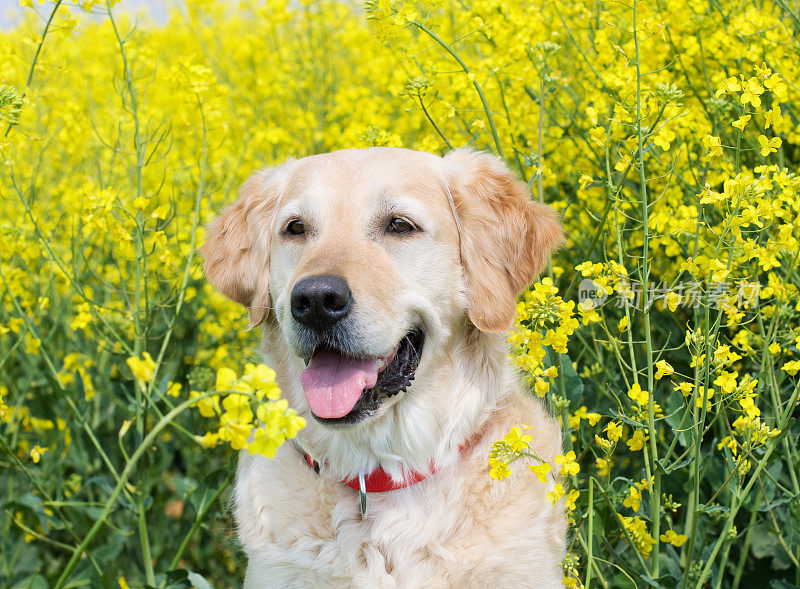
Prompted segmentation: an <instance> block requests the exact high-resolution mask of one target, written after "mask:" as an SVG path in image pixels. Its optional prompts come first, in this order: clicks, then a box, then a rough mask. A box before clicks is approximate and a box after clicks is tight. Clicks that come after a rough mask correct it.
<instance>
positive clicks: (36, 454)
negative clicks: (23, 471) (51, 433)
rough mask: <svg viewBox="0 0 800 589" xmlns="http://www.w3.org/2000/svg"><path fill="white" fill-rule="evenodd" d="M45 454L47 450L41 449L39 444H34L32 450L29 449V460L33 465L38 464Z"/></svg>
mask: <svg viewBox="0 0 800 589" xmlns="http://www.w3.org/2000/svg"><path fill="white" fill-rule="evenodd" d="M45 452H47V448H42V447H41V446H40V445H39V444H36V445H35V446H34V447H33V448H31V453H30V455H31V460H33V462H34V463H35V464H38V463H39V460H40V459H41V458H42V454H44V453H45Z"/></svg>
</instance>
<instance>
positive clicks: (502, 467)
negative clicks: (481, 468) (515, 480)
mask: <svg viewBox="0 0 800 589" xmlns="http://www.w3.org/2000/svg"><path fill="white" fill-rule="evenodd" d="M489 476H490V477H492V478H493V479H497V480H498V481H502V480H503V479H505V478H508V477H509V476H511V469H510V468H509V467H508V464H506V463H505V462H503V461H502V460H498V459H497V458H489Z"/></svg>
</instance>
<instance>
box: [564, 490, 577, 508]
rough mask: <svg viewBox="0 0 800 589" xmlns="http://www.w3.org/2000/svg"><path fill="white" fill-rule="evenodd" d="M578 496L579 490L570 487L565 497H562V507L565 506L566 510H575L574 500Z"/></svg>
mask: <svg viewBox="0 0 800 589" xmlns="http://www.w3.org/2000/svg"><path fill="white" fill-rule="evenodd" d="M580 496H581V492H580V491H578V489H572V490H570V492H569V493H567V497H566V499H564V507H566V508H567V511H575V502H576V501H577V500H578V497H580Z"/></svg>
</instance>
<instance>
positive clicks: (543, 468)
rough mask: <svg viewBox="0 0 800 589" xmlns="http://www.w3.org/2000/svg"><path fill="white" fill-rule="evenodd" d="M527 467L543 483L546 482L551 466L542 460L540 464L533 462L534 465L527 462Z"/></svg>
mask: <svg viewBox="0 0 800 589" xmlns="http://www.w3.org/2000/svg"><path fill="white" fill-rule="evenodd" d="M528 468H529V469H530V470H531V472H532V473H533V474H534V475H536V478H537V479H539V480H540V481H541V482H543V483H546V482H547V473H548V472H550V471H551V470H552V469H553V467H552V466H550V465H549V464H548V463H547V462H542V463H540V464H535V465H534V464H529V465H528Z"/></svg>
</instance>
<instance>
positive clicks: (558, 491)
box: [547, 483, 564, 505]
mask: <svg viewBox="0 0 800 589" xmlns="http://www.w3.org/2000/svg"><path fill="white" fill-rule="evenodd" d="M563 496H564V485H562V484H561V483H556V484H555V486H554V487H553V490H552V491H550V492H549V493H547V498H548V499H550V501H551V502H552V504H553V505H555V504H556V503H558V502H559V501H560V500H561V498H562V497H563Z"/></svg>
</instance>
